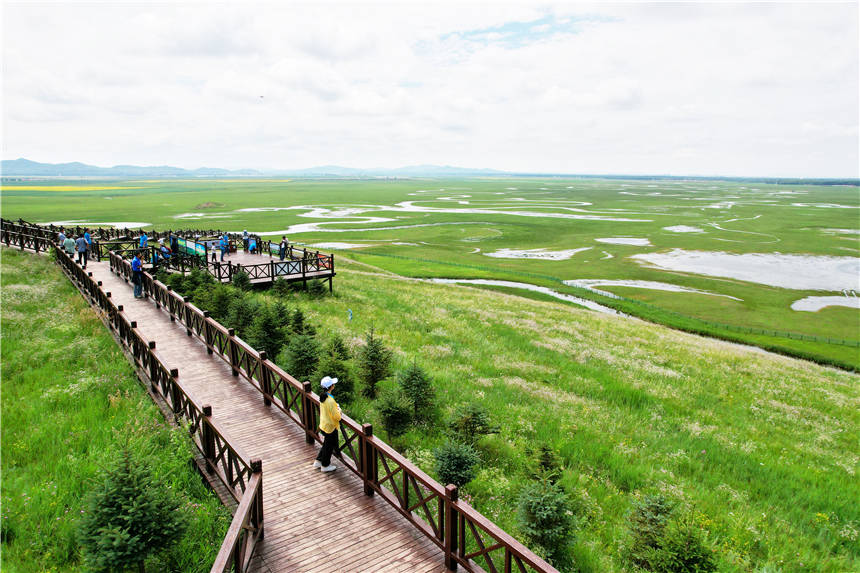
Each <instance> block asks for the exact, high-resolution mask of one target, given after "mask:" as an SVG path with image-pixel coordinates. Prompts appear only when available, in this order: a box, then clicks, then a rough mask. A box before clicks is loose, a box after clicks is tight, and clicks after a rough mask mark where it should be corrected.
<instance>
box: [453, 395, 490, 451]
mask: <svg viewBox="0 0 860 573" xmlns="http://www.w3.org/2000/svg"><path fill="white" fill-rule="evenodd" d="M448 427H449V428H450V429H451V431H452V432H454V434H455V435H456V436H457V438H458V439H459V440H460V441H462V442H465V443H467V444H474V443H475V442H477V441H478V439H480V437H481V436H486V435H488V434H495V433H497V432H498V431H499V428H498V426H493V425H492V424H491V423H490V414H489V412H487V409H486V408H485V407H484V406H483V405H482V404H478V403H468V404H461V405H460V406H458V407H457V409H456V410H455V411H454V414H453V416H452V417H451V420H450V421H449V422H448Z"/></svg>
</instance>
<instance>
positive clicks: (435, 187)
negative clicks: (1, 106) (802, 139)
mask: <svg viewBox="0 0 860 573" xmlns="http://www.w3.org/2000/svg"><path fill="white" fill-rule="evenodd" d="M90 185H91V186H89V187H88V184H87V183H86V182H83V181H79V182H71V181H21V182H18V181H16V182H4V184H3V190H2V193H3V215H4V217H7V218H18V217H21V218H24V219H26V220H30V221H33V222H39V223H47V222H59V221H81V222H85V223H88V224H98V223H136V224H145V225H146V226H147V227H155V228H158V229H166V228H177V227H202V228H221V229H225V230H229V231H241V230H243V229H248V230H250V231H251V232H257V233H263V234H266V235H267V236H269V237H272V238H275V239H276V240H277V239H279V238H280V235H281V234H287V235H288V237H289V239H290V240H291V241H293V242H294V243H298V244H304V245H312V246H315V247H318V248H320V249H321V250H325V251H331V252H334V253H339V254H347V253H349V257H351V258H353V259H355V260H360V261H365V262H368V263H369V264H373V265H375V266H377V267H379V268H382V269H385V270H387V271H391V272H394V273H397V274H400V275H402V276H410V277H416V278H431V277H437V278H459V279H476V278H480V279H497V280H505V281H513V282H521V283H528V284H531V285H538V286H543V287H548V288H551V289H553V290H554V291H556V292H559V293H565V294H572V295H576V296H579V297H583V298H589V299H592V300H596V301H599V302H601V303H603V304H606V305H608V306H611V307H613V308H616V309H618V310H620V311H622V312H624V313H627V314H632V315H634V316H638V317H641V318H645V319H647V320H651V321H655V322H659V323H663V324H667V325H671V326H674V327H676V328H681V329H684V330H688V331H693V332H700V333H706V334H711V335H714V336H718V337H723V338H728V339H731V340H739V341H743V342H747V343H750V344H756V345H759V346H762V347H764V348H768V349H772V350H777V351H780V352H788V353H793V354H795V355H800V356H805V357H809V358H813V359H816V360H819V361H822V362H831V363H834V364H837V365H840V366H843V367H848V368H857V367H860V347H858V345H857V341H858V339H860V334H858V332H860V312H858V309H860V299H858V298H857V297H856V292H855V294H852V293H851V291H852V290H853V291H860V278H858V277H860V258H858V255H860V234H858V233H860V226H858V209H860V195H858V191H857V187H851V186H818V185H776V184H763V183H740V182H725V181H713V182H712V181H701V180H695V181H679V180H667V181H645V180H635V181H634V180H630V181H624V180H599V179H557V178H547V179H537V178H533V179H510V178H499V179H490V178H474V179H459V180H429V179H428V180H421V179H412V180H384V179H380V180H331V181H327V180H281V181H279V180H253V179H249V180H217V179H213V180H187V181H183V180H143V181H104V180H100V181H97V182H92V183H91V184H90ZM582 281H585V282H584V283H583V282H582ZM667 289H673V290H667ZM679 289H680V290H681V291H683V292H679ZM601 293H603V294H601ZM605 295H611V296H605ZM526 296H534V295H528V294H526ZM823 296H827V297H832V298H829V300H828V302H827V304H828V306H824V307H822V308H820V309H818V310H795V309H793V308H792V305H793V304H796V303H798V302H799V301H807V302H812V304H813V308H816V307H815V302H816V301H818V300H819V298H818V297H823ZM613 297H622V298H621V299H618V298H613ZM822 304H824V303H822ZM843 341H847V344H845V343H842V342H843Z"/></svg>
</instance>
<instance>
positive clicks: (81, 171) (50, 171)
mask: <svg viewBox="0 0 860 573" xmlns="http://www.w3.org/2000/svg"><path fill="white" fill-rule="evenodd" d="M0 174H2V176H3V177H34V176H36V177H38V176H41V177H260V176H267V175H268V176H271V175H281V176H286V177H381V176H387V177H420V176H429V177H443V176H458V177H463V176H470V175H504V174H505V172H504V171H497V170H495V169H470V168H463V167H451V166H448V165H444V166H440V165H413V166H409V167H398V168H396V169H382V168H372V169H357V168H353V167H341V166H339V165H322V166H320V167H311V168H309V169H292V170H290V169H284V170H280V169H277V170H276V169H272V170H256V169H237V170H230V169H220V168H215V167H201V168H200V169H183V168H182V167H172V166H170V165H152V166H146V167H143V166H138V165H115V166H114V167H98V166H95V165H87V164H85V163H80V162H78V161H75V162H73V163H39V162H38V161H30V160H29V159H24V158H20V159H4V160H3V161H2V166H0Z"/></svg>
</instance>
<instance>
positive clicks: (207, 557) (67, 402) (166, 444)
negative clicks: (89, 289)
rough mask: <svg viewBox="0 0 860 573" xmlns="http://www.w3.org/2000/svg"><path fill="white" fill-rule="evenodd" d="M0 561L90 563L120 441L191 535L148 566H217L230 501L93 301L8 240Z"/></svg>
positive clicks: (15, 564) (0, 268)
mask: <svg viewBox="0 0 860 573" xmlns="http://www.w3.org/2000/svg"><path fill="white" fill-rule="evenodd" d="M0 272H2V297H3V308H2V314H0V317H2V323H0V325H2V344H3V346H2V352H3V358H2V370H0V374H2V379H3V394H2V418H3V425H2V444H3V454H2V474H3V482H2V556H3V557H2V567H3V571H8V572H10V573H14V572H20V573H25V572H33V573H36V572H39V573H41V572H45V571H54V572H66V571H69V572H71V571H80V570H82V567H83V564H82V555H81V548H80V545H79V541H78V539H79V538H78V535H77V530H78V527H79V523H80V521H81V518H82V515H83V514H84V512H85V511H86V505H85V498H86V494H87V493H88V492H89V491H90V490H91V489H92V488H93V486H94V484H96V483H97V482H100V481H102V479H103V478H102V475H103V470H104V468H106V467H109V466H111V465H112V463H113V460H115V459H116V458H117V456H118V455H119V454H120V452H121V451H123V450H126V451H129V452H130V453H131V454H132V456H133V457H134V458H135V459H138V460H140V461H141V462H143V463H146V464H147V465H148V466H149V468H150V470H151V471H152V474H153V477H154V479H155V480H157V481H159V482H160V483H162V484H164V485H165V486H166V487H168V488H170V489H171V490H173V492H174V494H175V495H176V496H178V499H179V503H180V511H181V514H182V516H183V518H184V519H186V520H187V523H188V527H187V530H186V533H185V535H184V536H183V537H182V538H180V539H178V540H177V543H176V544H175V545H174V546H173V547H172V548H171V549H170V550H169V551H167V552H166V553H164V554H162V555H158V556H154V557H152V558H150V559H149V560H148V561H147V570H149V571H177V572H179V571H181V572H192V571H209V568H210V567H211V565H212V562H213V561H214V559H215V555H216V554H217V552H218V549H219V548H220V545H221V541H222V539H223V538H224V534H225V533H226V531H227V527H228V526H229V524H230V519H231V516H230V511H229V510H228V509H227V508H225V507H224V506H222V505H221V503H220V501H219V500H218V498H217V497H216V496H215V495H214V494H213V493H212V492H211V491H210V490H209V489H208V488H207V487H206V486H205V485H204V482H203V480H202V479H201V478H200V476H199V474H197V472H196V471H195V470H193V469H192V467H191V465H190V464H189V463H188V462H189V460H190V459H191V456H192V448H193V446H192V444H191V442H190V441H189V439H188V437H187V433H186V432H185V430H183V429H180V428H174V427H171V426H169V425H168V424H167V423H166V422H165V420H164V417H163V415H162V413H161V412H160V411H159V409H158V408H157V407H156V405H155V403H154V402H153V401H152V399H151V398H150V397H149V395H148V394H147V393H146V391H145V389H144V388H143V387H142V385H141V384H140V382H139V381H138V380H137V377H136V376H135V374H134V372H133V369H132V367H131V365H130V364H129V362H128V361H127V360H126V358H125V357H124V356H123V354H122V352H121V351H120V349H119V347H118V346H117V343H116V342H115V341H114V339H113V337H111V335H110V334H109V333H108V331H107V330H106V328H105V326H104V324H103V323H102V322H101V320H99V318H98V316H97V315H96V313H95V311H93V310H92V309H91V308H90V306H89V305H88V304H87V303H86V302H85V301H84V299H83V298H82V297H81V295H80V294H79V293H78V291H77V290H76V289H75V288H74V287H73V286H72V284H71V283H70V282H69V280H68V279H67V278H66V277H65V275H63V273H62V272H61V271H60V269H59V267H57V266H56V265H54V264H53V263H52V262H51V259H50V258H49V257H46V256H37V255H33V254H28V253H20V252H17V251H14V250H10V249H6V248H4V249H3V251H2V264H0Z"/></svg>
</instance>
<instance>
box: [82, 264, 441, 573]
mask: <svg viewBox="0 0 860 573" xmlns="http://www.w3.org/2000/svg"><path fill="white" fill-rule="evenodd" d="M260 258H262V257H260ZM266 259H268V257H266ZM87 270H88V271H91V272H92V273H93V278H95V279H96V280H100V281H102V284H103V287H102V288H103V289H104V290H105V291H109V292H111V296H112V297H113V299H114V301H115V303H116V304H122V305H123V306H124V311H125V313H126V314H127V315H128V317H129V319H130V320H135V321H137V324H138V329H139V331H140V332H141V334H142V335H144V337H145V338H146V339H148V340H154V341H155V342H156V348H157V349H158V353H159V356H160V357H162V358H163V360H164V361H165V366H167V367H168V368H178V369H179V381H180V384H181V385H182V387H183V388H184V389H185V390H186V391H187V392H188V393H189V394H190V395H191V396H192V397H193V399H194V400H195V401H196V402H197V403H198V404H211V405H212V417H213V419H214V420H215V421H216V422H217V423H218V424H219V425H220V426H221V428H222V429H223V430H224V432H225V434H226V436H225V437H227V438H228V439H229V441H230V442H231V443H232V444H235V445H236V446H237V447H238V448H239V449H240V450H241V451H243V452H244V453H245V454H246V455H248V456H250V457H252V458H260V459H262V461H263V514H264V523H265V525H264V527H265V538H264V540H263V541H262V542H260V543H259V544H258V546H257V551H256V555H255V558H254V562H253V567H252V570H253V571H258V572H265V573H280V572H282V571H302V572H315V571H318V572H323V571H325V572H332V571H349V572H353V571H354V572H365V571H366V572H376V571H403V572H407V571H409V572H413V571H414V572H422V571H427V572H431V571H433V572H435V571H439V572H441V571H445V566H444V554H443V552H442V551H441V550H440V549H439V548H437V547H436V546H435V545H434V544H433V543H432V542H431V541H430V540H428V539H427V538H426V537H424V536H423V535H422V534H421V533H419V532H418V531H417V530H416V529H415V528H414V527H412V526H411V525H410V524H409V523H408V522H407V521H406V520H405V519H404V518H403V517H402V516H401V515H400V514H399V513H397V511H396V510H395V509H394V508H392V507H391V506H389V505H388V504H387V503H385V502H384V501H383V500H380V499H378V498H376V497H368V496H365V495H364V491H363V484H362V481H361V479H359V478H358V477H357V476H356V475H354V474H352V473H351V472H350V471H349V470H346V469H345V468H343V467H341V468H339V469H338V470H337V471H335V472H332V473H329V474H322V473H320V472H319V470H316V469H314V468H312V467H311V464H312V462H313V460H314V457H315V456H316V452H317V447H318V446H316V445H308V444H307V443H305V435H304V432H303V431H302V430H301V429H300V428H299V427H298V426H297V425H296V424H295V423H293V422H292V421H291V420H289V419H288V418H287V417H286V416H285V415H284V414H283V413H282V412H280V410H278V409H276V408H274V407H267V406H265V405H264V404H263V399H262V396H261V395H260V393H259V392H258V391H257V390H256V389H255V388H254V387H253V386H251V385H250V384H249V383H248V382H246V381H244V380H243V379H242V378H236V377H234V376H232V374H231V371H230V367H229V365H228V364H227V363H225V362H224V361H223V360H221V359H220V358H217V357H214V356H212V355H209V354H208V353H207V352H206V347H205V345H204V344H203V343H202V342H201V341H199V340H198V339H197V338H195V337H189V336H187V335H186V333H185V328H184V327H183V326H181V325H180V324H179V323H178V322H171V321H170V318H169V316H168V314H167V313H166V312H164V311H162V310H161V309H158V308H156V306H155V304H154V303H153V302H152V301H150V300H149V299H135V298H134V296H133V292H132V287H131V285H130V284H127V283H126V282H125V281H124V280H123V279H122V278H120V277H118V276H117V275H114V274H113V273H111V271H110V267H109V265H108V262H107V261H103V262H101V263H99V262H94V261H90V263H89V265H88V266H87ZM335 463H338V462H337V460H336V459H335ZM338 465H341V464H338Z"/></svg>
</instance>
